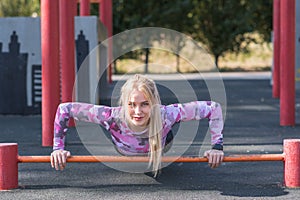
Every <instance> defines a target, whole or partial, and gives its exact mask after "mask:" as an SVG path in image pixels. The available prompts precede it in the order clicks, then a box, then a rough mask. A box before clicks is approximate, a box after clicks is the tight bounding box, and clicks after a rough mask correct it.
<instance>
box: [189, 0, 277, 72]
mask: <svg viewBox="0 0 300 200" xmlns="http://www.w3.org/2000/svg"><path fill="white" fill-rule="evenodd" d="M264 2H265V1H259V0H254V1H246V0H235V1H226V0H201V1H198V0H192V4H193V9H192V10H191V13H190V19H191V20H192V21H193V24H194V25H193V26H192V27H191V28H190V29H188V32H189V33H190V34H191V35H192V36H193V38H194V39H196V40H199V41H201V42H202V43H203V44H204V45H205V46H206V47H207V48H208V50H209V51H210V52H211V53H212V54H213V55H214V57H215V63H216V65H217V66H218V60H219V57H220V56H222V55H224V53H225V52H228V51H230V52H235V53H239V52H245V51H248V45H249V44H250V43H251V42H256V43H257V42H259V40H258V39H259V38H256V37H253V34H249V33H253V32H255V31H257V32H258V33H262V34H263V35H266V32H265V30H269V29H266V27H264V25H266V24H268V22H267V23H262V22H260V20H263V19H264V18H263V17H261V16H260V15H263V16H264V15H265V14H266V13H260V12H259V11H263V10H265V11H266V10H268V11H269V12H270V6H271V12H272V3H270V2H271V0H268V2H269V3H267V4H266V3H264ZM257 22H258V23H257ZM259 25H260V26H259ZM263 27H264V28H263ZM269 27H270V26H269ZM262 30H264V31H262Z"/></svg>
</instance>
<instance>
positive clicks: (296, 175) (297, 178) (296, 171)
mask: <svg viewBox="0 0 300 200" xmlns="http://www.w3.org/2000/svg"><path fill="white" fill-rule="evenodd" d="M283 149H284V154H285V158H284V184H285V186H286V187H289V188H299V187H300V157H299V154H300V140H299V139H286V140H284V141H283Z"/></svg>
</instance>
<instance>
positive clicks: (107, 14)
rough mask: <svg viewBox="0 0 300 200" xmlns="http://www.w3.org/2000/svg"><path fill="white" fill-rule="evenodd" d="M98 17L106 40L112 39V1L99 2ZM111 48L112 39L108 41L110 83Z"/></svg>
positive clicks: (103, 0)
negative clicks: (103, 28) (105, 32)
mask: <svg viewBox="0 0 300 200" xmlns="http://www.w3.org/2000/svg"><path fill="white" fill-rule="evenodd" d="M99 2H100V5H99V13H100V14H99V16H100V21H101V22H102V23H103V24H104V26H105V27H106V29H107V34H108V35H107V36H108V38H110V37H112V34H113V31H112V30H113V26H112V0H101V1H99ZM112 48H113V43H112V39H110V40H109V41H108V63H109V67H108V82H109V83H112V65H111V62H112V59H113V55H112Z"/></svg>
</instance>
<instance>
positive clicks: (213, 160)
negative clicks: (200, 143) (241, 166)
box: [204, 149, 224, 168]
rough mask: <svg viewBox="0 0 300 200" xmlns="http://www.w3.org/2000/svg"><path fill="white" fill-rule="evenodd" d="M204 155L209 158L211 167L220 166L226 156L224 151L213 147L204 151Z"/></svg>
mask: <svg viewBox="0 0 300 200" xmlns="http://www.w3.org/2000/svg"><path fill="white" fill-rule="evenodd" d="M204 157H206V158H208V165H209V166H210V167H211V168H216V167H219V166H220V165H221V163H222V161H223V158H224V152H223V151H220V150H216V149H211V150H208V151H205V152H204Z"/></svg>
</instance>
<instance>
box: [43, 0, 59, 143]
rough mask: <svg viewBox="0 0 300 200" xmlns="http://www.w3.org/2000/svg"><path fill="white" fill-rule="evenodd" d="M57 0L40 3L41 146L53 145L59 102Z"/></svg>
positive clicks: (44, 0)
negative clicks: (54, 124)
mask: <svg viewBox="0 0 300 200" xmlns="http://www.w3.org/2000/svg"><path fill="white" fill-rule="evenodd" d="M58 5H59V3H58V0H42V1H41V45H42V47H41V49H42V146H52V144H53V123H54V117H55V113H56V109H57V106H58V104H59V102H60V80H59V79H60V76H59V17H58V16H59V15H58V14H59V13H58Z"/></svg>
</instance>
